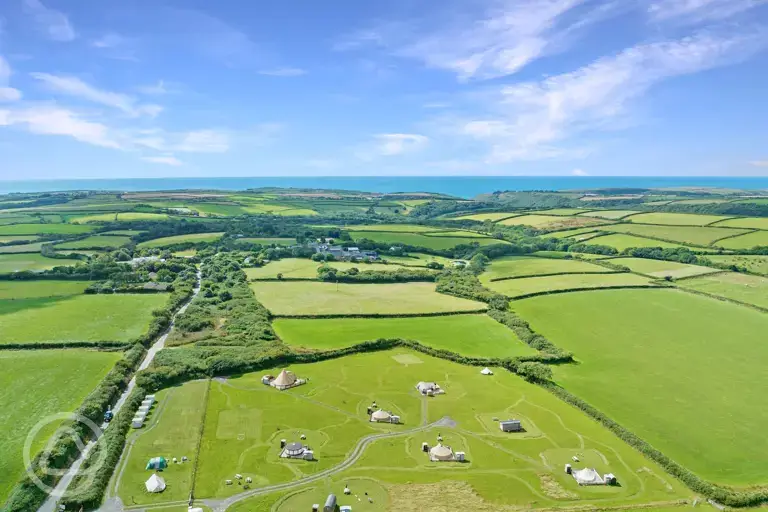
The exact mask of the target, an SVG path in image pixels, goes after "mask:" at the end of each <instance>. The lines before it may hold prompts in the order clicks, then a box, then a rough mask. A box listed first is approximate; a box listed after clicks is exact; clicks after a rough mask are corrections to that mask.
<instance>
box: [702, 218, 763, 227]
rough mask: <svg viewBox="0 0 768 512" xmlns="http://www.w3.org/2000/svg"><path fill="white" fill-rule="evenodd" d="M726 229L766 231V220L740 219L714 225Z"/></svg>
mask: <svg viewBox="0 0 768 512" xmlns="http://www.w3.org/2000/svg"><path fill="white" fill-rule="evenodd" d="M715 225H716V226H722V227H726V228H748V229H766V230H768V218H766V217H744V218H740V219H729V220H724V221H722V222H718V223H717V224H715Z"/></svg>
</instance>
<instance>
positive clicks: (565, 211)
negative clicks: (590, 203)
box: [536, 208, 589, 217]
mask: <svg viewBox="0 0 768 512" xmlns="http://www.w3.org/2000/svg"><path fill="white" fill-rule="evenodd" d="M588 211H589V210H588V209H585V208H552V209H551V210H541V211H538V212H536V213H541V214H544V215H562V216H566V217H570V216H571V215H580V214H582V213H584V212H588Z"/></svg>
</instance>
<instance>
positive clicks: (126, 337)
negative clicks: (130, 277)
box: [0, 293, 168, 344]
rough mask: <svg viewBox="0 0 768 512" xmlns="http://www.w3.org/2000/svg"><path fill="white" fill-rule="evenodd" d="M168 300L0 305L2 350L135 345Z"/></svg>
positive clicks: (98, 298) (114, 298) (124, 297)
mask: <svg viewBox="0 0 768 512" xmlns="http://www.w3.org/2000/svg"><path fill="white" fill-rule="evenodd" d="M167 301H168V296H167V295H166V294H162V293H157V294H140V295H130V294H116V295H78V296H75V297H70V298H37V299H27V300H15V301H8V300H4V301H0V333H2V336H0V344H6V343H30V344H34V343H66V342H98V341H124V342H128V341H131V340H133V339H135V338H137V337H139V336H141V335H142V334H144V333H145V332H147V330H148V328H149V324H150V321H151V320H152V311H153V310H155V309H159V308H161V307H162V306H164V305H165V303H166V302H167Z"/></svg>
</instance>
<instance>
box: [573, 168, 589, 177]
mask: <svg viewBox="0 0 768 512" xmlns="http://www.w3.org/2000/svg"><path fill="white" fill-rule="evenodd" d="M571 174H572V175H573V176H589V173H588V172H587V171H585V170H584V169H574V170H572V171H571Z"/></svg>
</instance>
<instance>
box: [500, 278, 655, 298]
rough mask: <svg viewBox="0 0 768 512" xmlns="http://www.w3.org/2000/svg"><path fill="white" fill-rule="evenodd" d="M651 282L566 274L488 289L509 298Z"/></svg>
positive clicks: (520, 281) (512, 280)
mask: <svg viewBox="0 0 768 512" xmlns="http://www.w3.org/2000/svg"><path fill="white" fill-rule="evenodd" d="M651 284H652V283H651V281H650V280H649V279H647V278H645V277H641V276H638V275H635V274H629V273H621V272H617V273H614V274H566V275H556V276H544V277H525V278H521V279H507V280H504V281H492V282H486V283H485V285H486V287H488V288H490V289H491V290H493V291H495V292H498V293H501V294H503V295H506V296H508V297H513V298H514V297H520V296H525V295H529V294H533V293H543V292H557V291H562V290H573V289H581V288H611V287H618V286H627V287H629V286H648V285H651Z"/></svg>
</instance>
